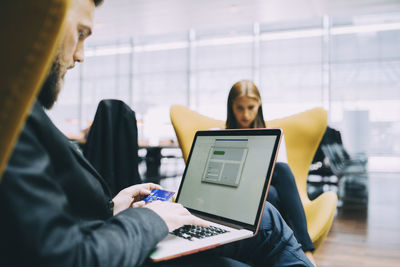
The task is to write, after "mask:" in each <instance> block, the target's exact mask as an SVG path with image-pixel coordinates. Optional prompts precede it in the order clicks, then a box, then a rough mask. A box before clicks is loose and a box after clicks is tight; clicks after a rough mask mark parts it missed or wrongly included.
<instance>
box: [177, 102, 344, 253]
mask: <svg viewBox="0 0 400 267" xmlns="http://www.w3.org/2000/svg"><path fill="white" fill-rule="evenodd" d="M170 115H171V122H172V125H173V127H174V129H175V133H176V136H177V138H178V143H179V146H180V148H181V150H182V154H183V158H184V160H185V162H186V161H187V158H188V156H189V152H190V147H191V145H192V141H193V138H194V135H195V133H196V131H198V130H209V129H211V128H224V127H225V122H224V121H221V120H215V119H212V118H210V117H207V116H204V115H201V114H199V113H198V112H195V111H193V110H190V109H189V108H187V107H185V106H181V105H173V106H172V107H171V109H170ZM266 124H267V125H268V127H270V128H281V129H283V132H284V134H285V141H286V152H287V157H288V163H289V166H290V168H291V169H292V172H293V174H294V177H295V179H296V184H297V187H298V191H299V194H300V198H301V201H302V203H303V206H304V210H305V214H306V217H307V226H308V232H309V234H310V237H311V240H312V241H313V243H314V246H315V248H316V249H317V248H318V247H319V246H320V245H321V243H322V241H323V240H324V239H325V237H326V235H327V234H328V232H329V229H330V228H331V225H332V222H333V218H334V214H335V211H336V204H337V195H336V193H334V192H325V193H323V194H322V195H320V196H319V197H317V198H316V199H315V200H312V201H311V200H310V199H309V198H308V195H307V176H308V169H309V167H310V164H311V162H312V159H313V157H314V154H315V151H316V150H317V148H318V145H319V143H320V141H321V139H322V136H323V134H324V132H325V129H326V126H327V112H326V111H325V110H324V109H322V108H314V109H311V110H307V111H304V112H301V113H298V114H294V115H292V116H289V117H285V118H281V119H276V120H272V121H267V122H266Z"/></svg>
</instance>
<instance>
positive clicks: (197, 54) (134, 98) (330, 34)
mask: <svg viewBox="0 0 400 267" xmlns="http://www.w3.org/2000/svg"><path fill="white" fill-rule="evenodd" d="M127 38H129V37H127ZM86 54H87V58H86V61H85V63H84V64H82V65H79V66H78V67H77V68H75V69H74V70H72V71H70V72H69V73H68V75H67V76H66V82H65V86H64V89H63V91H62V93H61V96H60V98H59V99H60V100H59V102H58V103H57V104H56V106H55V108H54V109H53V110H52V111H50V112H49V113H50V116H51V117H52V118H53V119H54V120H55V122H56V124H57V125H58V126H60V128H61V129H62V131H64V132H65V133H66V134H68V135H76V134H78V133H79V131H80V130H81V129H83V128H85V127H87V126H88V125H90V122H91V120H92V119H93V116H94V113H95V110H96V106H97V104H98V102H99V101H100V100H101V99H104V98H117V99H121V100H123V101H125V102H126V103H128V104H129V105H130V106H131V107H132V108H133V110H134V111H135V112H136V114H137V119H138V126H139V138H140V139H141V140H144V141H146V142H150V143H152V144H156V143H157V142H159V141H160V140H164V139H175V134H174V131H173V129H172V126H171V124H170V120H169V107H170V106H171V105H172V104H183V105H187V106H189V107H191V108H192V109H195V110H197V111H198V112H200V113H202V114H204V115H208V116H211V117H213V118H217V119H221V120H224V119H225V117H226V99H227V95H228V91H229V89H230V87H231V86H232V84H233V83H234V82H236V81H238V80H241V79H252V80H254V81H255V82H256V84H257V85H258V87H259V89H260V91H261V94H262V98H263V105H264V112H265V114H264V115H265V118H266V119H274V118H278V117H282V116H286V115H290V114H293V113H296V112H300V111H303V110H306V109H310V108H313V107H317V106H322V107H324V108H326V109H327V110H328V111H329V124H330V125H331V126H333V127H334V128H336V129H338V130H340V131H342V136H343V139H344V142H345V145H346V146H347V147H348V148H349V150H350V152H353V153H357V152H360V151H359V150H360V149H362V150H364V152H366V153H368V154H369V156H370V157H371V158H373V160H371V164H372V165H373V166H375V167H377V166H378V165H379V164H381V163H382V161H379V158H381V159H383V160H384V162H385V163H387V162H394V163H393V164H392V165H391V166H392V167H393V168H396V167H395V165H396V164H397V163H399V161H400V88H399V85H400V14H379V15H364V16H359V17H325V18H313V19H309V20H302V21H290V22H282V23H274V24H261V25H259V24H257V23H255V24H254V25H245V26H243V27H239V26H236V27H232V28H224V29H219V28H215V29H201V30H200V29H191V30H188V31H187V32H186V33H183V34H169V35H168V34H167V35H162V36H144V37H132V39H130V40H111V41H110V42H109V43H101V44H96V45H92V46H90V47H88V48H87V53H86ZM376 159H378V160H376ZM374 164H375V165H374ZM398 165H399V166H400V164H398ZM377 169H379V168H378V167H377ZM397 169H398V167H397Z"/></svg>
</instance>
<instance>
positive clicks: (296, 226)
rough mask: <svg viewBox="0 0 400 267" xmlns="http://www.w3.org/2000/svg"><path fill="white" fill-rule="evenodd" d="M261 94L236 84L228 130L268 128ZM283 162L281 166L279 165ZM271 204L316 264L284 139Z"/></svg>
mask: <svg viewBox="0 0 400 267" xmlns="http://www.w3.org/2000/svg"><path fill="white" fill-rule="evenodd" d="M265 127H266V125H265V121H264V116H263V110H262V102H261V96H260V92H259V90H258V88H257V86H256V85H255V84H254V83H253V82H252V81H249V80H242V81H239V82H236V83H235V84H234V85H233V86H232V88H231V90H230V92H229V96H228V103H227V119H226V128H227V129H248V128H265ZM279 161H280V162H279ZM267 201H269V202H271V203H272V204H273V205H274V206H275V207H276V208H277V209H278V211H279V212H280V213H281V214H282V216H283V218H284V219H285V221H286V223H287V224H288V225H289V226H290V228H291V229H292V230H293V232H294V235H295V236H296V238H297V241H298V242H299V243H300V244H301V246H302V249H303V250H304V252H305V253H306V256H307V257H308V258H309V259H310V260H311V262H313V263H314V265H315V261H314V258H313V255H312V251H313V250H314V245H313V243H312V241H311V238H310V236H309V234H308V231H307V221H306V216H305V213H304V208H303V205H302V203H301V200H300V196H299V192H298V191H297V186H296V182H295V180H294V176H293V173H292V171H291V170H290V167H289V165H288V164H287V155H286V145H285V139H284V138H283V139H282V142H281V145H280V149H279V155H278V162H277V164H276V165H275V169H274V174H273V176H272V180H271V186H270V192H269V194H268V196H267Z"/></svg>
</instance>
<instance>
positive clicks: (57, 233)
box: [0, 0, 311, 267]
mask: <svg viewBox="0 0 400 267" xmlns="http://www.w3.org/2000/svg"><path fill="white" fill-rule="evenodd" d="M99 2H100V1H96V0H73V1H71V7H70V10H69V11H68V13H67V18H66V25H65V30H64V32H63V36H62V38H61V42H60V46H59V49H58V52H57V54H56V57H55V59H54V62H53V65H52V68H51V70H50V72H49V74H48V77H47V79H46V81H45V83H44V84H43V87H42V90H41V92H40V95H39V97H38V101H37V102H36V103H35V104H34V106H33V109H32V111H31V113H30V115H29V117H28V119H27V121H26V124H25V127H24V129H23V131H22V132H21V134H20V137H19V140H18V142H17V144H16V146H15V148H14V151H13V153H12V156H11V158H10V160H9V162H8V165H7V168H6V170H5V172H4V176H3V180H2V182H1V184H0V209H1V211H2V219H1V220H0V236H1V240H0V248H1V249H0V266H86V267H87V266H107V267H112V266H119V267H123V266H129V267H130V266H138V265H143V264H147V262H146V259H147V258H148V255H149V253H151V251H152V250H153V249H154V248H155V246H156V244H157V243H158V242H159V241H161V240H162V239H163V238H164V237H166V235H167V233H168V231H173V230H174V229H177V228H179V227H181V226H183V225H191V224H193V225H203V226H207V222H205V221H204V220H201V219H199V218H197V217H195V216H193V215H192V214H190V212H189V211H188V210H187V209H185V208H184V207H183V206H182V205H180V204H177V203H172V202H159V201H157V202H152V203H150V204H146V205H144V203H143V202H142V201H141V199H142V198H143V197H144V196H145V195H147V194H149V190H151V189H153V188H160V186H158V185H155V184H139V185H134V186H131V187H128V188H126V189H123V190H122V191H120V192H119V193H118V194H117V195H116V196H112V195H111V194H110V190H109V188H108V186H107V184H106V183H105V181H104V179H103V177H102V176H101V175H100V174H99V173H98V172H97V171H96V169H95V168H94V167H93V166H92V165H91V164H90V163H89V162H88V161H87V160H86V159H85V158H84V157H83V156H82V154H81V153H79V152H78V151H77V149H76V147H75V146H73V145H72V144H71V143H70V142H69V140H68V139H67V138H66V137H65V136H64V135H63V134H62V133H61V132H60V131H59V130H58V129H57V128H56V127H55V125H54V124H53V123H52V122H51V120H50V119H49V117H48V116H47V115H46V113H45V111H44V108H47V109H49V108H51V107H52V106H53V104H54V102H55V101H56V99H57V96H58V94H59V91H60V89H61V85H62V81H63V77H64V75H65V74H66V72H67V69H69V68H72V67H73V66H74V63H75V62H82V61H83V59H84V58H83V47H84V41H85V39H86V37H88V36H89V34H90V32H91V28H92V21H93V13H94V9H95V5H97V4H99ZM240 261H246V262H252V263H255V264H257V265H263V266H265V265H269V266H311V263H310V262H309V261H308V259H307V258H306V257H305V255H304V253H303V252H302V251H301V249H300V245H299V244H298V243H297V241H296V239H295V238H294V236H293V233H292V231H291V230H290V229H289V227H288V226H287V225H286V224H285V223H284V221H283V220H282V218H281V217H280V215H279V213H278V212H277V211H276V210H275V209H274V208H273V207H272V206H270V205H267V206H266V209H265V213H264V216H263V222H262V227H261V229H260V231H259V232H258V235H257V236H255V237H253V238H250V239H246V240H243V241H240V242H235V243H231V244H229V245H226V246H221V247H219V248H216V249H213V250H210V251H208V252H207V253H205V254H197V255H194V256H188V257H183V258H181V259H178V260H176V261H173V262H165V263H161V264H166V265H169V264H172V265H174V264H180V265H184V264H186V265H188V266H193V265H197V266H200V265H205V263H210V264H221V265H222V266H240V265H244V264H242V263H241V262H240ZM221 265H220V266H221Z"/></svg>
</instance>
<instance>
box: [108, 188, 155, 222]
mask: <svg viewBox="0 0 400 267" xmlns="http://www.w3.org/2000/svg"><path fill="white" fill-rule="evenodd" d="M153 189H162V187H161V186H160V185H158V184H153V183H147V184H137V185H133V186H130V187H127V188H125V189H123V190H121V191H120V192H119V193H118V194H117V195H116V196H115V197H114V198H113V202H114V215H117V214H118V213H119V212H121V211H123V210H125V209H127V208H132V207H142V206H144V204H145V202H144V201H141V200H142V199H143V198H144V197H146V196H147V195H149V194H150V192H151V190H153Z"/></svg>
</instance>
